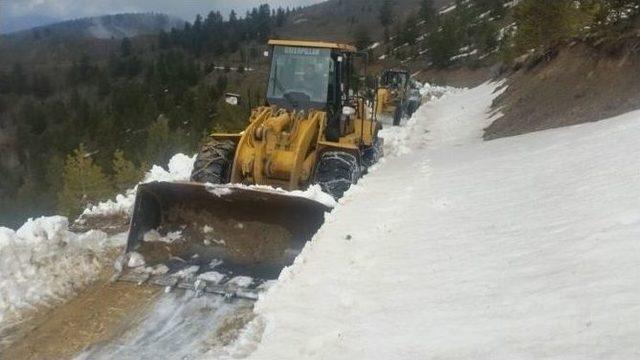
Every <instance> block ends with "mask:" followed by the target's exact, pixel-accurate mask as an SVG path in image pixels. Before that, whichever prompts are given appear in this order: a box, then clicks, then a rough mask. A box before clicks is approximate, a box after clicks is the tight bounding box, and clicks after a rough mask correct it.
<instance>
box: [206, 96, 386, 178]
mask: <svg viewBox="0 0 640 360" xmlns="http://www.w3.org/2000/svg"><path fill="white" fill-rule="evenodd" d="M356 106H357V108H356V112H355V114H353V115H352V116H351V117H349V119H348V120H347V121H345V122H344V124H342V129H341V130H342V131H341V134H342V136H340V138H339V140H338V141H328V140H327V139H326V137H325V135H324V129H325V127H326V126H327V113H326V112H325V111H320V110H310V111H297V112H296V111H287V110H285V109H279V108H277V107H275V106H271V107H268V106H264V107H259V108H256V109H254V110H253V111H252V113H251V117H250V119H249V125H248V126H247V128H246V129H245V130H244V131H243V132H242V133H239V134H212V137H213V138H214V139H216V140H230V139H232V140H234V141H236V142H237V147H236V152H235V157H234V160H233V165H232V170H231V177H230V182H231V183H241V184H247V185H269V186H274V187H279V188H283V189H286V190H296V189H300V188H304V187H306V186H308V185H309V183H310V181H311V177H312V175H313V171H314V169H315V166H316V161H317V159H318V156H319V154H321V153H322V152H324V151H329V150H341V151H345V152H349V153H351V154H353V155H354V156H356V157H359V156H360V151H361V149H362V148H363V147H368V146H372V144H373V141H374V137H375V136H376V134H375V131H376V124H375V121H374V120H372V119H371V118H370V117H369V118H367V116H366V113H367V111H366V109H365V104H364V101H363V100H360V101H358V103H357V104H356Z"/></svg>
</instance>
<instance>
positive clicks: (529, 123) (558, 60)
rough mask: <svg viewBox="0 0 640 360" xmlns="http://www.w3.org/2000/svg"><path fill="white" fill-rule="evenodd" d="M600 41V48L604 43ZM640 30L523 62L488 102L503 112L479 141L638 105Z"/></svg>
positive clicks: (592, 118)
mask: <svg viewBox="0 0 640 360" xmlns="http://www.w3.org/2000/svg"><path fill="white" fill-rule="evenodd" d="M605 45H606V47H605ZM639 69H640V31H639V30H636V31H635V32H630V33H629V34H627V35H626V36H624V37H621V38H619V39H616V40H610V41H608V42H607V43H600V44H596V45H587V44H585V43H576V44H572V45H571V46H567V47H564V48H561V49H559V50H558V51H557V52H554V53H553V55H552V56H548V57H547V58H540V59H538V61H530V62H529V63H528V64H524V65H523V67H522V69H520V70H518V71H516V72H515V73H513V74H511V75H510V76H509V79H508V82H507V84H508V85H509V87H508V89H507V90H506V91H505V92H504V93H503V94H502V95H501V96H499V97H498V98H497V99H496V100H495V101H494V108H495V109H499V110H500V111H501V112H502V114H503V116H502V117H500V118H499V119H497V120H496V121H495V122H494V123H493V124H491V125H490V126H489V127H487V128H486V129H485V134H484V138H485V140H491V139H496V138H502V137H507V136H515V135H520V134H525V133H529V132H534V131H540V130H546V129H552V128H558V127H563V126H570V125H576V124H581V123H586V122H593V121H598V120H601V119H607V118H610V117H614V116H617V115H620V114H623V113H626V112H629V111H632V110H636V109H638V108H640V96H638V94H640V70H639Z"/></svg>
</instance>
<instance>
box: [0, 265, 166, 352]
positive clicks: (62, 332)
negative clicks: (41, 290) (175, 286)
mask: <svg viewBox="0 0 640 360" xmlns="http://www.w3.org/2000/svg"><path fill="white" fill-rule="evenodd" d="M108 275H109V274H107V273H106V272H105V276H103V277H102V278H101V279H100V280H99V281H97V282H95V283H94V284H93V285H90V286H88V287H87V288H85V289H84V290H82V291H80V292H79V293H78V295H77V296H75V297H74V298H72V299H71V300H69V301H68V302H66V303H63V304H60V305H58V306H56V307H53V308H50V309H42V310H40V311H38V312H37V313H34V314H32V315H31V316H30V317H29V319H28V320H26V321H24V322H23V323H21V324H20V326H18V327H16V328H15V329H14V330H13V333H12V334H8V335H9V336H12V337H13V338H14V339H13V342H12V344H10V345H9V346H8V347H6V348H5V349H3V350H0V358H1V359H25V360H40V359H42V360H45V359H69V358H72V357H74V356H75V355H76V354H78V353H80V352H81V351H82V350H84V349H85V348H86V347H88V346H89V345H91V344H95V343H99V342H103V341H108V340H109V339H112V338H113V337H115V336H117V335H118V334H121V333H122V332H124V330H126V329H127V327H128V324H131V323H133V322H135V321H136V319H137V318H138V317H139V316H141V315H142V314H144V312H145V310H146V309H147V308H148V307H149V306H150V305H151V304H153V303H154V302H155V299H156V298H157V297H158V296H159V295H160V294H161V293H162V289H161V288H159V287H153V286H137V285H136V284H131V283H124V282H117V283H111V282H109V281H108V279H107V278H108Z"/></svg>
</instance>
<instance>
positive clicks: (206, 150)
mask: <svg viewBox="0 0 640 360" xmlns="http://www.w3.org/2000/svg"><path fill="white" fill-rule="evenodd" d="M235 150H236V144H235V143H234V142H233V141H228V140H227V141H217V140H213V141H210V142H208V143H206V144H204V145H203V146H202V148H201V149H200V152H199V153H198V156H197V157H196V162H195V164H194V165H193V172H191V181H195V182H200V183H211V184H227V183H228V182H229V181H230V177H231V164H232V162H233V156H234V153H235Z"/></svg>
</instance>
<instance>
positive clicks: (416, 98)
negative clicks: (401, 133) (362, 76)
mask: <svg viewBox="0 0 640 360" xmlns="http://www.w3.org/2000/svg"><path fill="white" fill-rule="evenodd" d="M376 95H377V101H376V114H377V115H378V116H379V117H380V118H387V119H391V120H392V121H393V125H394V126H398V125H400V122H401V121H402V119H403V118H405V117H410V116H411V115H413V113H414V112H415V111H416V110H417V109H418V107H420V104H421V102H422V96H421V95H420V90H419V84H418V83H417V82H416V81H414V80H412V79H411V76H410V75H409V71H408V70H405V69H386V70H384V71H383V72H382V73H381V74H380V77H379V78H378V89H377V94H376Z"/></svg>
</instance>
